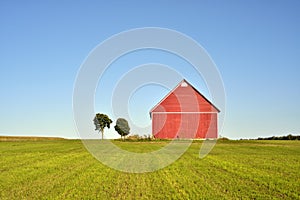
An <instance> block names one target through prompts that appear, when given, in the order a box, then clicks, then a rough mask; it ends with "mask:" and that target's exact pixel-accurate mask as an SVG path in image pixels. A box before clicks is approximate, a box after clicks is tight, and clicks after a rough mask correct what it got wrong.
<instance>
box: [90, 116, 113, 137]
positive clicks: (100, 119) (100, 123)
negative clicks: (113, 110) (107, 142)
mask: <svg viewBox="0 0 300 200" xmlns="http://www.w3.org/2000/svg"><path fill="white" fill-rule="evenodd" d="M112 122H113V121H112V120H111V119H110V118H109V117H108V116H107V115H105V114H101V113H97V114H96V116H95V118H94V124H95V127H96V129H95V130H99V132H100V131H101V133H102V140H103V134H104V128H105V127H107V128H110V124H111V123H112Z"/></svg>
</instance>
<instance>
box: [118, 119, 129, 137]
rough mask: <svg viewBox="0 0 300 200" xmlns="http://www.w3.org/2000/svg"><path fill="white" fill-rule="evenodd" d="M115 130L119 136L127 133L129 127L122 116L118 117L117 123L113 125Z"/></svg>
mask: <svg viewBox="0 0 300 200" xmlns="http://www.w3.org/2000/svg"><path fill="white" fill-rule="evenodd" d="M115 130H116V131H117V132H118V133H119V135H121V138H122V137H124V139H125V136H126V135H128V134H129V131H130V127H129V125H128V122H127V120H126V119H124V118H118V119H117V123H116V125H115Z"/></svg>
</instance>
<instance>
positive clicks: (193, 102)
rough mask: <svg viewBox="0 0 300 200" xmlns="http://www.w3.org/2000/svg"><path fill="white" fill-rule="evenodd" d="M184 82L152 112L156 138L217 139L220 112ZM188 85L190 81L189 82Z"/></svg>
mask: <svg viewBox="0 0 300 200" xmlns="http://www.w3.org/2000/svg"><path fill="white" fill-rule="evenodd" d="M184 82H185V80H183V81H182V82H181V83H180V84H179V85H178V86H177V87H176V88H175V89H174V90H173V91H171V92H170V93H169V94H168V95H167V96H166V97H165V98H164V99H163V100H162V101H161V102H159V103H158V104H157V105H156V106H155V107H154V108H153V109H152V110H151V111H150V112H151V116H152V132H153V135H154V136H155V137H156V138H168V139H172V138H217V137H218V129H217V113H218V112H219V110H218V109H217V108H216V107H215V106H214V105H213V104H212V103H210V102H209V101H208V100H207V99H206V98H205V97H204V96H203V95H202V94H200V93H199V92H198V91H197V90H196V89H195V88H194V87H192V86H191V85H190V84H185V85H184V87H182V85H181V84H182V83H184ZM186 83H187V82H186Z"/></svg>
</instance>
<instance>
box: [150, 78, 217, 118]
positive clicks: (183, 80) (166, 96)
mask: <svg viewBox="0 0 300 200" xmlns="http://www.w3.org/2000/svg"><path fill="white" fill-rule="evenodd" d="M183 82H186V83H187V84H188V85H189V86H191V87H192V88H193V89H194V90H195V91H196V92H197V93H198V94H199V95H200V96H201V97H203V98H204V99H205V101H207V102H208V103H209V104H210V105H212V106H213V107H214V108H215V109H216V110H217V111H218V112H220V110H219V109H218V108H217V107H216V106H215V105H214V104H213V103H212V102H211V101H209V100H208V99H207V98H206V97H205V96H204V95H203V94H201V93H200V92H199V91H198V90H197V89H196V88H195V87H194V86H193V85H192V84H190V83H189V82H188V81H187V80H186V79H182V80H181V81H180V82H179V83H178V84H177V85H176V87H174V88H173V89H172V90H171V91H170V92H169V93H168V94H166V95H165V96H164V98H162V100H160V101H159V102H158V103H157V104H156V105H155V106H154V107H153V108H152V109H151V110H150V112H149V114H150V116H151V113H152V112H153V110H155V109H156V108H157V107H158V105H160V104H161V103H162V102H163V101H164V100H165V99H166V98H168V96H169V95H171V94H172V92H173V91H175V90H176V89H177V88H178V87H179V86H180V85H181V84H182V83H183Z"/></svg>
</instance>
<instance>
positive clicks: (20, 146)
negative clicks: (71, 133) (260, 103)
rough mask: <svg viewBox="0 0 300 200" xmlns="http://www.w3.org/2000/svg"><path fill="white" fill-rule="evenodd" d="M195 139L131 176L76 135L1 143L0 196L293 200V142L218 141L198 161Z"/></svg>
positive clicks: (297, 151)
mask: <svg viewBox="0 0 300 200" xmlns="http://www.w3.org/2000/svg"><path fill="white" fill-rule="evenodd" d="M116 143H117V144H118V145H120V146H122V148H125V149H126V148H127V149H134V151H141V152H143V151H149V150H152V149H157V148H160V147H161V146H163V145H164V143H161V142H160V143H147V142H140V143H138V142H116ZM201 144H202V143H201V142H194V143H193V144H192V145H191V147H190V148H189V150H188V151H187V152H186V153H185V154H184V155H183V156H182V157H181V158H180V159H178V160H177V161H176V162H175V163H173V164H172V165H170V166H168V167H166V168H164V169H161V170H158V171H155V172H152V173H144V174H131V173H124V172H119V171H116V170H113V169H110V168H108V167H106V166H104V165H103V164H101V163H100V162H99V161H98V160H96V159H95V158H94V157H93V156H92V155H91V154H90V153H89V152H88V151H87V150H86V149H85V147H84V146H83V144H82V143H81V141H80V140H53V141H51V140H38V141H2V142H0V155H1V159H0V171H1V174H0V199H300V141H218V143H217V144H216V146H215V148H214V149H213V150H212V151H211V153H210V154H209V155H208V156H206V157H205V158H204V159H199V149H200V147H201Z"/></svg>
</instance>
